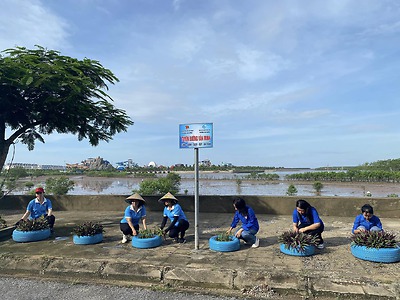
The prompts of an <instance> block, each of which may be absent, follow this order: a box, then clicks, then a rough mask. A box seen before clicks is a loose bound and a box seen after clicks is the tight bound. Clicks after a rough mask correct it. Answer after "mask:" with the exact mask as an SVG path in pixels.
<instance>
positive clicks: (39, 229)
mask: <svg viewBox="0 0 400 300" xmlns="http://www.w3.org/2000/svg"><path fill="white" fill-rule="evenodd" d="M50 234H51V231H50V227H49V223H48V222H47V219H46V218H45V217H43V216H42V217H40V218H38V219H34V220H29V219H28V220H26V221H24V220H21V221H19V222H18V225H17V227H16V228H15V230H14V231H13V234H12V238H13V240H14V241H15V242H22V243H23V242H35V241H41V240H45V239H47V238H48V237H49V236H50Z"/></svg>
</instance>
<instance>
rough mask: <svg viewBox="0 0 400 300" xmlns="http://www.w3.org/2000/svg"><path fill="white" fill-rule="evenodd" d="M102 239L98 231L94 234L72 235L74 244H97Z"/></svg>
mask: <svg viewBox="0 0 400 300" xmlns="http://www.w3.org/2000/svg"><path fill="white" fill-rule="evenodd" d="M101 241H103V234H102V233H98V234H95V235H82V236H79V235H74V237H73V242H74V244H75V245H91V244H98V243H100V242H101Z"/></svg>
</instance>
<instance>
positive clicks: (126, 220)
mask: <svg viewBox="0 0 400 300" xmlns="http://www.w3.org/2000/svg"><path fill="white" fill-rule="evenodd" d="M125 202H127V203H129V204H130V205H129V206H128V207H127V208H126V209H125V215H124V217H123V219H122V220H121V222H120V223H119V228H120V229H121V231H122V241H121V243H123V244H125V243H126V242H127V241H128V240H129V239H130V236H132V235H133V236H135V235H137V234H138V233H139V221H140V220H142V223H143V228H144V229H147V226H146V207H145V206H144V203H145V202H146V201H145V200H144V199H143V198H142V196H140V195H139V194H138V193H135V194H133V195H131V196H129V197H128V198H126V200H125Z"/></svg>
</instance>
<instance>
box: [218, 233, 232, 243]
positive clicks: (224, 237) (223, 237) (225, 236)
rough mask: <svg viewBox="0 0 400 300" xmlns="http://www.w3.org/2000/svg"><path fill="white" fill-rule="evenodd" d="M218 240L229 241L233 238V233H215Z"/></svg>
mask: <svg viewBox="0 0 400 300" xmlns="http://www.w3.org/2000/svg"><path fill="white" fill-rule="evenodd" d="M215 240H217V241H218V242H230V241H232V240H233V235H231V234H229V233H226V232H223V233H220V234H218V235H217V237H216V238H215Z"/></svg>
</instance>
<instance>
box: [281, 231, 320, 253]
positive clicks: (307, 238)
mask: <svg viewBox="0 0 400 300" xmlns="http://www.w3.org/2000/svg"><path fill="white" fill-rule="evenodd" d="M278 242H279V243H280V244H284V245H285V248H286V249H290V248H295V249H298V251H300V252H304V251H305V247H307V246H317V245H318V243H319V238H317V237H316V236H313V235H310V234H306V233H303V232H294V231H293V230H289V231H285V232H284V233H282V234H281V235H280V236H279V237H278Z"/></svg>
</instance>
